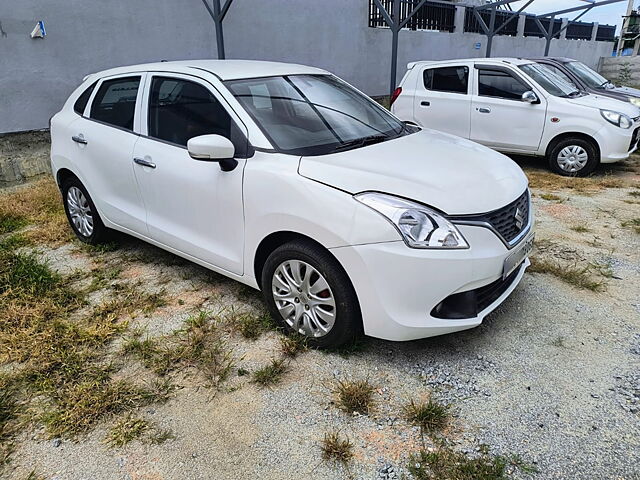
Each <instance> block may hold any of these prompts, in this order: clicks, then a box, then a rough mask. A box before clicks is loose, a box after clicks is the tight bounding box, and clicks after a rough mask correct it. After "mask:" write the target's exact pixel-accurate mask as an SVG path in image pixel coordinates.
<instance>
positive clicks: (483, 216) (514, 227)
mask: <svg viewBox="0 0 640 480" xmlns="http://www.w3.org/2000/svg"><path fill="white" fill-rule="evenodd" d="M530 208H531V206H530V199H529V190H528V189H527V190H525V191H524V193H523V194H522V195H520V196H519V197H518V198H517V199H516V200H514V201H513V202H511V203H510V204H508V205H507V206H505V207H502V208H499V209H497V210H494V211H492V212H488V213H480V214H478V215H465V216H462V217H458V218H453V219H452V220H453V221H454V222H455V223H471V224H476V223H482V224H489V225H490V226H491V227H492V228H493V229H494V230H495V231H496V232H497V233H498V235H500V236H501V237H502V238H503V239H504V241H505V242H507V243H510V242H511V241H512V240H513V239H514V238H516V237H517V236H518V235H520V233H522V231H523V230H524V229H526V228H527V225H528V224H529V209H530Z"/></svg>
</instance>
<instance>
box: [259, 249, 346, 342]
mask: <svg viewBox="0 0 640 480" xmlns="http://www.w3.org/2000/svg"><path fill="white" fill-rule="evenodd" d="M271 292H272V294H273V299H274V300H275V302H276V306H277V307H278V311H279V312H280V315H282V318H283V319H284V321H285V322H287V324H288V325H289V326H290V327H291V328H293V329H294V330H295V331H297V332H299V333H301V334H302V335H306V336H308V337H322V336H324V335H326V334H327V333H329V332H330V331H331V329H332V328H333V325H334V323H335V319H336V302H335V299H334V297H333V292H332V291H331V287H329V283H328V282H327V281H326V280H325V278H324V277H323V276H322V275H321V274H320V273H319V272H318V271H317V270H316V269H315V268H313V267H312V266H311V265H309V264H308V263H306V262H303V261H301V260H287V261H286V262H282V263H281V264H280V266H278V268H276V271H275V272H274V274H273V279H272V280H271Z"/></svg>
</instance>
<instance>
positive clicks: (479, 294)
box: [431, 265, 523, 320]
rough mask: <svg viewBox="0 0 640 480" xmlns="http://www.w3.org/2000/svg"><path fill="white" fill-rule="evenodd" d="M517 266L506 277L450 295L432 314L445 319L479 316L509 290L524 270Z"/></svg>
mask: <svg viewBox="0 0 640 480" xmlns="http://www.w3.org/2000/svg"><path fill="white" fill-rule="evenodd" d="M522 268H523V266H522V265H521V266H520V268H516V269H515V270H514V271H513V272H511V273H510V274H509V276H508V277H507V278H505V279H502V278H500V279H498V280H496V281H495V282H492V283H490V284H489V285H485V286H484V287H480V288H476V289H474V290H468V291H466V292H460V293H454V294H453V295H449V296H448V297H447V298H445V299H444V300H443V301H442V302H440V303H439V304H438V305H436V306H435V307H434V308H433V310H431V316H432V317H435V318H442V319H445V320H460V319H463V318H473V317H477V316H478V314H479V313H480V312H482V311H483V310H484V309H486V308H487V307H489V305H491V304H492V303H493V302H495V301H496V300H497V299H498V298H500V295H502V294H503V293H504V292H506V291H507V289H508V288H509V287H510V286H511V285H512V284H513V282H514V281H515V280H516V277H517V276H518V273H520V271H521V270H522Z"/></svg>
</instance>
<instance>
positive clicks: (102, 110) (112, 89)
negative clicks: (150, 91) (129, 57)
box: [90, 77, 140, 130]
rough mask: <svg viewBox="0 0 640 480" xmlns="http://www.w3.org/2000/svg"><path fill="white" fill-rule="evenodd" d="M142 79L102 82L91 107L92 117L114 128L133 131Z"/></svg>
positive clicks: (128, 78)
mask: <svg viewBox="0 0 640 480" xmlns="http://www.w3.org/2000/svg"><path fill="white" fill-rule="evenodd" d="M139 87H140V77H126V78H117V79H114V80H106V81H104V82H102V85H100V88H99V89H98V93H96V96H95V98H94V99H93V104H92V105H91V115H90V117H91V118H92V119H94V120H98V121H100V122H104V123H106V124H109V125H113V126H114V127H120V128H124V129H126V130H133V117H134V115H135V111H136V98H137V96H138V89H139Z"/></svg>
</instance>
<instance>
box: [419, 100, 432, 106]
mask: <svg viewBox="0 0 640 480" xmlns="http://www.w3.org/2000/svg"><path fill="white" fill-rule="evenodd" d="M420 105H422V106H423V107H428V106H429V105H431V102H427V101H426V100H424V101H422V102H420Z"/></svg>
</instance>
